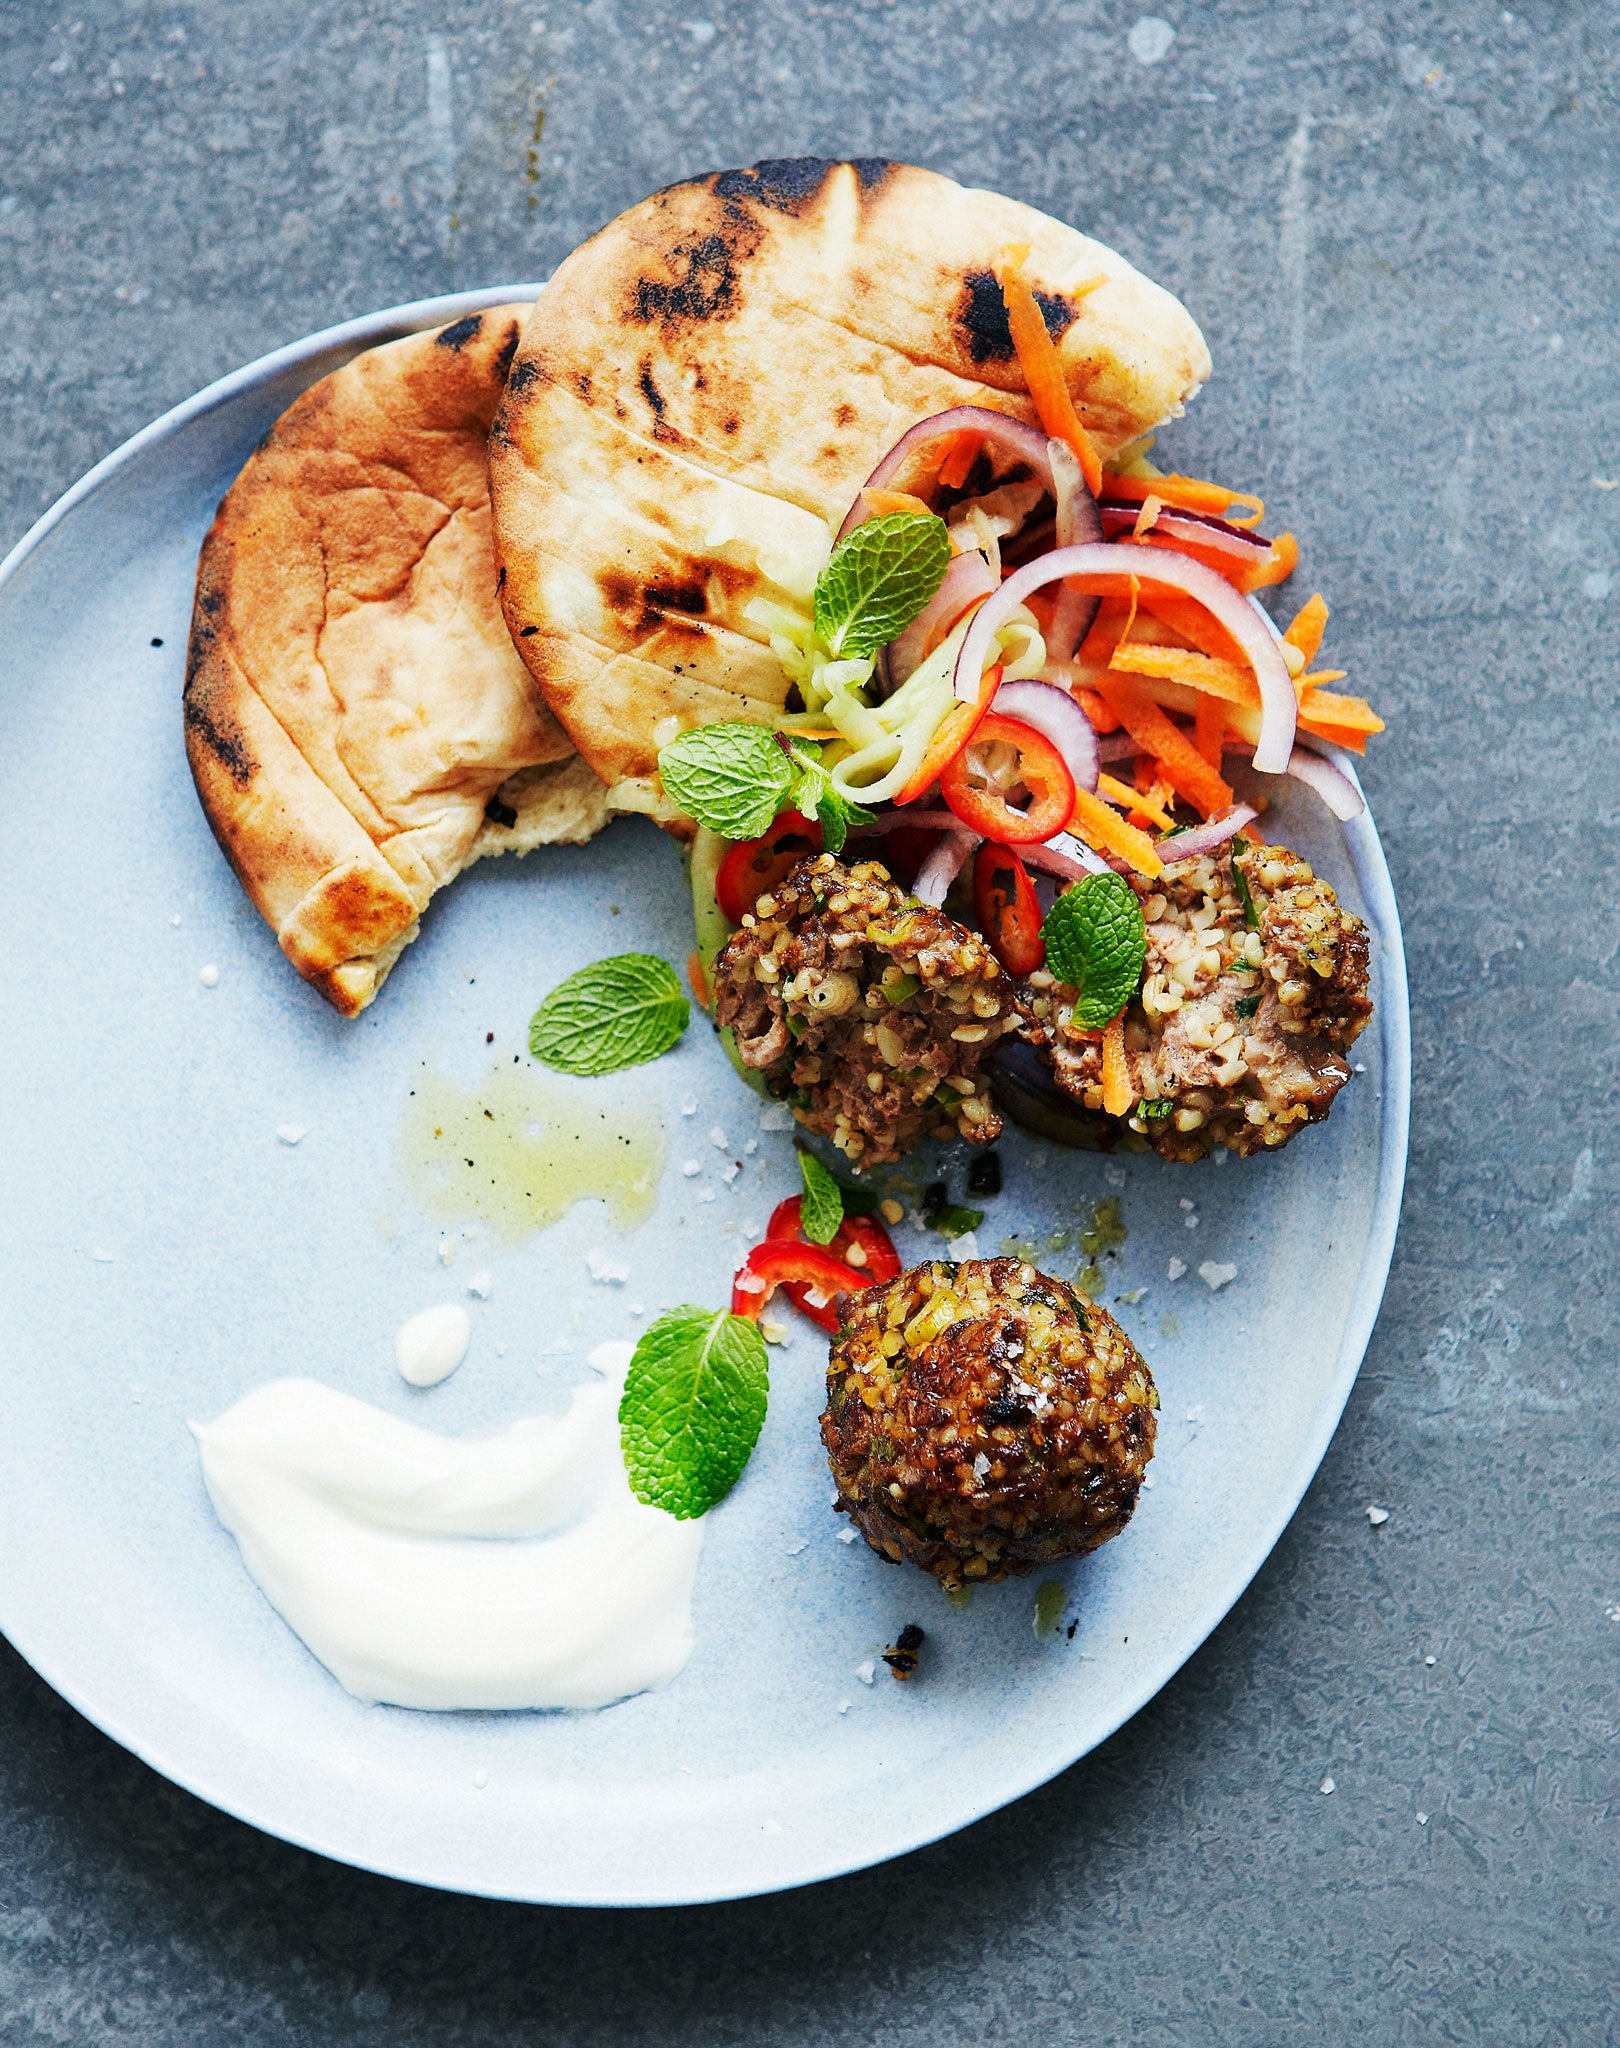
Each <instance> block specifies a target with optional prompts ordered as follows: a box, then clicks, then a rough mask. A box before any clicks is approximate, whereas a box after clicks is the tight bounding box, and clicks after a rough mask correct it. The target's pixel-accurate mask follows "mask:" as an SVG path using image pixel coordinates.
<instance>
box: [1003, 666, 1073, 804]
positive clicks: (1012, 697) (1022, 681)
mask: <svg viewBox="0 0 1620 2048" xmlns="http://www.w3.org/2000/svg"><path fill="white" fill-rule="evenodd" d="M990 708H991V710H992V711H999V712H1000V713H1001V714H1002V716H1003V717H1004V718H1016V719H1020V720H1021V721H1022V722H1023V723H1024V724H1025V725H1032V726H1034V728H1035V730H1036V731H1037V732H1038V733H1041V734H1043V735H1044V736H1045V737H1046V738H1047V739H1049V740H1050V741H1051V742H1052V744H1053V746H1054V747H1056V748H1057V750H1058V752H1059V753H1060V754H1061V755H1062V756H1063V763H1064V766H1065V767H1066V768H1067V769H1068V771H1069V773H1070V774H1071V775H1072V776H1073V777H1074V786H1075V788H1076V789H1095V788H1096V787H1097V765H1098V758H1097V728H1096V727H1095V726H1094V725H1093V724H1092V722H1091V720H1090V719H1089V718H1087V716H1086V714H1085V712H1084V711H1082V710H1081V708H1080V706H1079V705H1078V704H1077V703H1076V702H1075V701H1074V699H1073V698H1072V697H1071V696H1070V695H1069V693H1068V691H1067V690H1063V689H1060V688H1059V687H1058V685H1057V684H1056V683H1042V682H1038V681H1036V679H1035V678H1034V677H1029V678H1023V677H1019V678H1016V679H1015V680H1014V681H1012V682H1010V683H1003V684H1002V686H1001V688H1000V689H999V690H997V692H996V694H995V699H994V701H993V702H992V704H991V706H990Z"/></svg>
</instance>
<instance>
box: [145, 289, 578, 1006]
mask: <svg viewBox="0 0 1620 2048" xmlns="http://www.w3.org/2000/svg"><path fill="white" fill-rule="evenodd" d="M527 310H528V309H527V308H526V307H523V306H501V307H498V308H496V309H495V310H494V311H493V312H488V313H483V314H474V315H471V316H470V317H469V318H467V319H465V320H458V321H457V322H456V323H455V325H454V326H451V327H445V328H442V329H440V330H439V331H438V332H437V333H434V334H419V335H412V336H410V337H408V338H407V339H406V340H403V341H395V342H390V343H388V344H387V345H386V346H384V347H382V348H374V349H370V350H368V351H367V352H366V353H365V354H364V355H361V356H358V357H356V358H355V360H354V361H353V362H351V363H348V364H347V365H345V367H344V368H343V369H341V370H338V371H335V372H334V373H333V375H331V376H330V377H327V378H325V379H323V380H322V382H320V383H319V384H316V385H315V386H313V388H312V389H310V390H309V391H306V392H305V393H304V395H303V396H302V397H301V398H300V399H298V401H297V402H296V403H295V404H294V405H292V406H291V407H290V408H289V409H288V410H287V411H286V412H285V413H284V414H283V415H282V417H281V418H280V419H279V420H278V421H277V422H276V424H275V426H274V427H273V428H272V429H271V431H270V433H269V434H268V436H267V437H266V438H265V440H264V441H263V442H262V443H261V444H260V446H259V448H258V449H257V450H256V451H255V453H254V455H253V456H252V458H251V459H250V460H249V462H248V464H247V467H246V468H245V469H244V470H243V471H242V474H241V475H240V476H239V477H238V478H237V480H236V482H235V483H234V484H232V486H231V488H230V490H229V491H228V492H227V493H226V496H225V499H224V502H223V503H222V504H221V506H220V508H219V512H218V514H217V515H216V517H215V520H214V524H213V526H212V528H211V529H210V531H209V534H208V538H207V540H206V541H205V542H204V543H203V550H202V558H201V560H200V562H199V564H198V568H197V595H196V603H195V607H194V611H193V615H192V628H191V645H190V651H189V654H188V657H187V663H186V691H185V726H186V752H187V755H188V757H189V759H190V762H191V772H192V776H193V778H194V780H195V782H196V785H197V792H198V794H199V796H200V797H201V798H202V804H203V809H204V810H205V811H206V813H207V815H208V822H209V824H210V825H211V826H212V827H213V829H214V835H215V837H216V838H217V839H218V840H219V843H220V845H221V846H222V847H223V848H224V850H225V853H226V856H227V857H228V859H229V860H230V862H231V865H232V866H233V867H234V868H235V870H236V872H237V874H238V876H239V877H240V879H241V882H242V885H243V887H244V888H245V889H246V890H247V892H248V894H249V896H250V897H251V898H252V899H253V902H254V903H255V904H256V905H257V907H258V909H259V910H260V911H261V912H262V913H263V915H264V917H265V918H266V920H267V921H268V922H269V924H270V926H271V929H272V930H273V931H274V932H275V934H276V936H277V938H278V939H279V940H280V941H281V946H282V950H283V951H284V952H285V953H286V955H287V957H288V959H290V960H291V961H292V963H293V965H294V966H295V967H296V968H297V969H298V971H299V973H300V974H302V975H303V976H304V977H305V979H306V980H308V981H311V982H313V983H314V985H315V986H316V987H317V988H318V989H319V990H320V991H321V993H322V994H323V995H324V996H325V997H326V998H327V1000H328V1001H329V1002H331V1003H332V1004H333V1005H334V1007H335V1008H337V1009H339V1010H341V1011H342V1012H343V1013H344V1014H345V1015H346V1016H351V1017H352V1016H354V1015H355V1014H356V1013H357V1012H358V1011H359V1010H361V1009H363V1008H364V1007H365V1005H366V1004H367V1003H369V1002H370V1001H371V999H372V997H373V996H374V995H375V994H376V993H377V990H378V988H379V987H380V986H381V985H382V981H383V978H384V976H385V975H386V974H387V973H388V970H389V968H390V967H392V965H393V964H394V962H395V960H396V959H397V958H398V957H399V954H400V952H401V951H402V950H403V948H404V947H405V946H406V945H407V944H408V943H409V942H410V940H411V939H413V938H414V937H415V936H416V932H417V920H418V919H419V918H420V916H421V913H422V911H423V910H424V909H425V908H426V907H427V903H428V899H429V898H430V897H431V896H432V895H433V893H434V891H435V890H436V889H441V888H443V886H444V885H445V883H446V882H448V881H450V880H451V878H452V877H453V876H455V875H456V874H458V873H459V872H460V871H461V870H462V869H463V868H465V867H466V866H468V865H469V864H470V863H471V862H472V861H475V860H478V859H480V858H481V857H482V856H483V855H485V854H488V853H500V852H506V851H513V852H519V853H523V852H527V851H528V850H529V849H530V848H531V847H534V846H539V845H542V844H547V843H550V842H552V841H555V840H575V841H577V840H583V839H588V838H589V837H590V835H591V834H592V833H593V832H595V831H597V830H598V829H599V828H600V827H601V825H602V824H603V823H604V822H605V820H606V817H607V810H606V805H605V802H604V796H603V791H602V786H601V784H600V782H599V781H598V780H597V778H596V776H595V775H594V774H592V772H591V770H590V769H589V767H588V766H587V765H586V764H585V763H584V762H583V761H581V760H580V759H579V758H578V757H577V756H576V755H575V753H574V750H573V747H572V746H571V744H570V742H569V740H568V737H567V735H566V734H565V733H564V732H563V731H562V730H561V728H560V727H559V726H558V725H557V723H556V721H555V720H554V719H553V718H552V717H551V716H550V715H549V714H548V713H547V712H545V711H544V709H543V708H542V707H540V706H539V705H537V704H536V703H535V702H534V701H533V698H532V694H531V692H530V690H529V688H528V682H527V677H526V675H525V672H524V668H523V664H522V662H521V661H520V660H519V659H518V657H517V655H516V654H515V653H514V651H513V648H512V642H511V640H510V638H509V637H508V635H507V631H506V626H505V623H504V621H503V619H502V617H501V610H500V603H499V599H498V596H497V591H496V570H495V561H494V555H493V550H492V545H491V539H490V513H489V481H488V472H487V469H486V465H485V441H486V437H487V434H488V429H489V424H490V421H491V420H492V419H493V417H494V414H495V408H496V405H497V403H498V401H499V398H500V394H501V389H502V386H503V385H504V383H505V381H506V371H507V366H508V364H509V363H510V361H511V359H512V353H513V351H514V349H515V348H516V346H517V339H518V331H519V326H520V323H521V321H522V318H523V315H524V314H525V312H526V311H527Z"/></svg>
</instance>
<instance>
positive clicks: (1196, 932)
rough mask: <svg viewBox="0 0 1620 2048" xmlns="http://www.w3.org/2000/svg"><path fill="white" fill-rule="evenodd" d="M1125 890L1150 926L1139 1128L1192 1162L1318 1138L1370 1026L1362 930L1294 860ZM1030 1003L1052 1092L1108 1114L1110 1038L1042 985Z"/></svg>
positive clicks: (1135, 1093)
mask: <svg viewBox="0 0 1620 2048" xmlns="http://www.w3.org/2000/svg"><path fill="white" fill-rule="evenodd" d="M1127 879H1128V880H1129V881H1130V884H1131V887H1132V888H1133V889H1134V890H1135V891H1136V893H1137V896H1138V897H1139V898H1140V899H1141V902H1142V917H1143V922H1144V923H1145V925H1146V927H1147V959H1146V962H1145V964H1144V966H1143V970H1142V982H1141V986H1140V987H1139V989H1138V990H1137V993H1136V996H1135V997H1134V999H1133V1000H1132V1002H1131V1003H1130V1004H1129V1006H1128V1007H1127V1009H1126V1012H1125V1059H1126V1065H1127V1066H1128V1068H1129V1070H1130V1081H1131V1096H1132V1103H1131V1108H1130V1111H1129V1112H1128V1114H1127V1117H1126V1119H1125V1121H1126V1122H1127V1124H1128V1125H1129V1127H1130V1129H1131V1130H1132V1131H1135V1132H1137V1133H1139V1134H1140V1135H1141V1136H1142V1137H1143V1138H1145V1139H1146V1140H1147V1142H1148V1144H1150V1145H1151V1146H1152V1147H1153V1149H1154V1150H1155V1151H1156V1152H1159V1153H1162V1154H1163V1156H1164V1157H1165V1158H1166V1159H1180V1160H1191V1159H1201V1158H1203V1157H1204V1156H1205V1155H1206V1154H1207V1153H1209V1152H1210V1151H1212V1150H1213V1148H1214V1147H1215V1146H1216V1145H1217V1144H1219V1145H1225V1146H1227V1147H1228V1148H1229V1149H1230V1150H1231V1151H1233V1152H1238V1153H1250V1152H1260V1151H1269V1150H1274V1149H1275V1148H1276V1147H1277V1146H1279V1145H1286V1144H1287V1143H1288V1141H1289V1139H1290V1138H1292V1137H1294V1136H1295V1135H1296V1134H1297V1133H1298V1132H1299V1131H1301V1130H1303V1129H1304V1127H1305V1125H1306V1124H1308V1123H1320V1122H1321V1120H1322V1118H1323V1117H1325V1116H1326V1115H1327V1113H1328V1111H1329V1109H1330V1108H1331V1107H1332V1105H1333V1098H1334V1097H1335V1096H1336V1095H1337V1094H1338V1092H1339V1090H1340V1089H1341V1088H1342V1087H1343V1086H1344V1084H1345V1082H1346V1081H1348V1080H1349V1078H1350V1065H1349V1062H1348V1061H1347V1060H1346V1059H1345V1057H1344V1055H1345V1053H1346V1052H1347V1051H1348V1050H1349V1048H1350V1046H1351V1045H1353V1044H1354V1042H1355V1039H1356V1037H1357V1034H1358V1033H1359V1032H1360V1031H1361V1029H1362V1026H1363V1025H1364V1024H1365V1023H1366V1022H1367V1019H1368V1018H1369V1017H1370V1016H1371V1015H1372V1002H1371V1000H1370V998H1369V996H1368V994H1367V930H1366V927H1365V925H1363V923H1362V922H1361V920H1360V918H1358V917H1353V916H1351V914H1350V913H1349V912H1348V911H1346V910H1342V909H1341V908H1340V907H1339V899H1338V897H1337V896H1336V895H1335V894H1334V893H1333V891H1332V890H1331V889H1330V888H1329V887H1328V885H1327V883H1326V882H1323V881H1319V880H1318V878H1317V876H1316V875H1315V873H1314V872H1313V871H1312V869H1311V867H1310V864H1309V863H1308V862H1307V861H1304V860H1301V859H1300V857H1299V855H1298V854H1297V853H1290V852H1289V850H1288V848H1287V847H1285V846H1257V845H1254V844H1252V843H1251V844H1242V843H1239V845H1238V847H1237V848H1236V849H1235V850H1233V851H1229V852H1222V853H1219V854H1209V855H1206V856H1203V857H1201V858H1199V859H1195V860H1184V861H1173V862H1172V863H1171V864H1170V865H1169V866H1167V867H1166V869H1165V871H1164V873H1163V874H1162V875H1161V876H1160V878H1159V879H1158V880H1157V881H1156V882H1148V881H1144V880H1143V879H1142V878H1141V877H1139V876H1134V875H1133V876H1130V877H1128V878H1127ZM1021 994H1022V999H1023V1000H1024V1002H1025V1003H1026V1004H1027V1006H1028V1010H1029V1014H1030V1017H1031V1020H1032V1021H1031V1024H1030V1027H1029V1030H1028V1033H1027V1036H1028V1038H1029V1040H1030V1042H1031V1043H1032V1044H1034V1045H1036V1046H1039V1047H1041V1048H1042V1049H1043V1056H1044V1057H1046V1058H1047V1059H1049V1060H1050V1063H1051V1066H1052V1071H1053V1075H1054V1077H1055V1078H1056V1080H1057V1082H1058V1084H1059V1085H1060V1086H1061V1087H1062V1088H1064V1089H1065V1090H1067V1092H1068V1093H1069V1094H1071V1095H1073V1096H1074V1097H1076V1098H1077V1100H1079V1101H1080V1102H1082V1103H1083V1104H1084V1105H1085V1107H1086V1108H1087V1109H1090V1110H1100V1109H1101V1108H1102V1099H1103V1096H1102V1044H1101V1034H1100V1033H1097V1032H1087V1031H1083V1030H1081V1029H1080V1028H1079V1027H1078V1026H1077V1025H1075V1024H1074V1023H1073V1022H1072V1021H1071V1012H1072V1009H1073V1006H1074V1001H1075V991H1074V990H1073V989H1072V988H1070V987H1068V986H1066V985H1065V984H1064V983H1062V982H1059V981H1055V980H1054V979H1053V978H1052V976H1051V975H1049V974H1045V973H1040V974H1034V975H1031V976H1030V978H1029V982H1028V984H1027V986H1026V987H1025V988H1024V990H1023V991H1022V992H1021Z"/></svg>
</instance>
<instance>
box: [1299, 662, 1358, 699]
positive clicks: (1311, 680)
mask: <svg viewBox="0 0 1620 2048" xmlns="http://www.w3.org/2000/svg"><path fill="white" fill-rule="evenodd" d="M1346 673H1347V671H1346V670H1344V669H1342V668H1317V669H1312V670H1311V672H1310V674H1309V675H1303V676H1295V678H1294V695H1295V696H1296V697H1297V698H1298V699H1299V701H1300V703H1301V704H1303V703H1304V702H1305V699H1306V698H1307V697H1308V696H1309V695H1310V694H1311V692H1312V691H1313V690H1319V689H1321V687H1322V685H1323V684H1324V683H1342V682H1343V681H1344V678H1345V675H1346Z"/></svg>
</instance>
